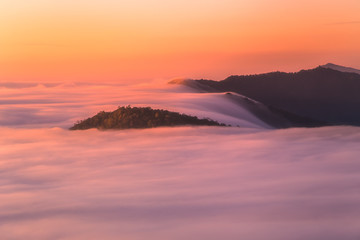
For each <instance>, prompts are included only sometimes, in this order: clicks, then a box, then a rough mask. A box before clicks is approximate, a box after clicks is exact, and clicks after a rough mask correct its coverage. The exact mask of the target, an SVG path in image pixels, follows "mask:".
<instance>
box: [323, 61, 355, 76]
mask: <svg viewBox="0 0 360 240" xmlns="http://www.w3.org/2000/svg"><path fill="white" fill-rule="evenodd" d="M320 67H323V68H330V69H333V70H336V71H340V72H350V73H357V74H360V70H359V69H355V68H351V67H344V66H341V65H337V64H334V63H327V64H325V65H321V66H320Z"/></svg>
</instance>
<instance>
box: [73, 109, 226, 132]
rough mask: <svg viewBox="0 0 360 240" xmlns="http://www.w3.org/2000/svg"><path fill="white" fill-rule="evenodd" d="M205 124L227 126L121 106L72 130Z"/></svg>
mask: <svg viewBox="0 0 360 240" xmlns="http://www.w3.org/2000/svg"><path fill="white" fill-rule="evenodd" d="M181 125H204V126H225V124H220V123H218V122H216V121H213V120H210V119H199V118H197V117H194V116H189V115H185V114H180V113H176V112H170V111H167V110H159V109H151V108H150V107H130V106H128V107H119V108H118V109H117V110H115V111H113V112H104V111H102V112H99V113H98V114H96V115H95V116H93V117H91V118H88V119H85V120H82V121H80V122H78V123H76V124H75V125H74V126H73V127H71V128H70V130H85V129H90V128H98V129H129V128H152V127H160V126H181Z"/></svg>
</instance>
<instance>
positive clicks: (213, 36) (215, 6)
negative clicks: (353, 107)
mask: <svg viewBox="0 0 360 240" xmlns="http://www.w3.org/2000/svg"><path fill="white" fill-rule="evenodd" d="M359 10H360V2H359V1H358V0H341V1H340V0H326V1H325V0H303V1H284V0H223V1H218V0H206V1H205V0H197V1H194V0H191V1H190V0H181V1H179V0H174V1H167V0H152V1H146V0H132V1H124V0H116V1H115V0H77V1H73V0H63V1H50V0H47V1H45V0H12V1H8V0H0V36H1V37H0V81H1V82H14V81H36V82H59V81H60V82H68V81H70V82H74V81H76V82H79V81H80V82H81V81H86V82H117V83H137V82H144V81H152V80H154V79H163V80H167V79H171V78H175V77H186V78H209V79H215V80H221V79H223V78H225V77H227V76H229V75H232V74H251V73H261V72H268V71H274V70H281V71H297V70H300V69H304V68H313V67H316V66H318V65H321V64H325V63H327V62H333V63H337V64H340V65H345V66H350V67H355V68H360V57H359V56H360V44H359V42H360V17H359V15H358V12H359Z"/></svg>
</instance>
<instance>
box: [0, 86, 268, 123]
mask: <svg viewBox="0 0 360 240" xmlns="http://www.w3.org/2000/svg"><path fill="white" fill-rule="evenodd" d="M129 104H130V105H132V106H150V107H153V108H161V109H167V110H170V111H175V112H181V113H185V114H190V115H194V116H198V117H200V118H205V117H209V118H212V119H213V120H217V121H219V122H222V123H226V124H232V125H234V126H237V125H238V126H242V127H252V128H270V126H268V125H267V124H266V123H264V122H263V121H261V120H260V119H258V118H257V117H256V116H254V115H253V114H252V113H250V112H249V111H248V110H246V109H245V108H243V107H241V106H240V105H238V104H236V103H234V102H232V101H231V100H229V99H227V98H226V97H224V94H222V93H202V94H199V93H197V92H194V91H193V90H192V89H190V88H188V87H185V86H178V85H169V84H157V85H149V84H148V85H137V86H122V85H106V84H103V85H96V84H74V83H68V84H52V85H49V84H34V83H17V84H9V83H2V84H0V126H12V127H22V128H24V127H25V128H29V127H30V128H31V127H35V128H38V127H62V128H69V127H71V126H72V125H73V124H74V123H75V122H76V121H77V120H82V119H84V118H87V117H91V116H93V115H95V114H96V113H97V112H99V111H102V110H105V111H113V110H115V109H116V108H117V107H118V106H123V105H129Z"/></svg>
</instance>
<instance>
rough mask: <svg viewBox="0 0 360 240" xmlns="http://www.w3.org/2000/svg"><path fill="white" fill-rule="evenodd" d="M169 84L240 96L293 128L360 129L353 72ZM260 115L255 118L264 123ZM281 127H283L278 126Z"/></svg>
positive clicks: (325, 70)
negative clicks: (264, 108)
mask: <svg viewBox="0 0 360 240" xmlns="http://www.w3.org/2000/svg"><path fill="white" fill-rule="evenodd" d="M171 83H173V84H183V85H187V86H189V87H192V88H193V89H197V90H198V91H199V92H225V93H226V92H230V94H231V92H234V93H237V94H240V95H241V96H244V97H247V98H249V99H250V100H252V101H256V102H259V103H262V104H263V105H264V106H266V107H267V108H268V110H269V109H270V110H271V111H272V112H273V113H274V114H276V115H282V117H283V118H284V117H285V118H286V119H287V120H289V121H290V123H291V125H292V126H322V125H329V124H330V125H358V126H360V111H359V107H360V70H357V69H354V68H348V67H343V66H339V65H335V64H331V63H329V64H326V65H322V66H319V67H317V68H314V69H310V70H301V71H299V72H295V73H285V72H271V73H266V74H256V75H243V76H236V75H235V76H230V77H228V78H226V79H224V80H222V81H213V80H204V79H200V80H183V81H176V82H171ZM262 113H263V111H262V112H261V113H258V114H257V116H258V117H260V118H262V120H264V122H266V121H267V119H266V117H264V116H261V114H262ZM290 116H291V117H290ZM300 119H301V121H299V120H300ZM294 120H295V122H294ZM272 125H273V126H275V127H276V125H277V124H276V122H273V124H272ZM280 127H284V126H281V124H280Z"/></svg>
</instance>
